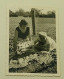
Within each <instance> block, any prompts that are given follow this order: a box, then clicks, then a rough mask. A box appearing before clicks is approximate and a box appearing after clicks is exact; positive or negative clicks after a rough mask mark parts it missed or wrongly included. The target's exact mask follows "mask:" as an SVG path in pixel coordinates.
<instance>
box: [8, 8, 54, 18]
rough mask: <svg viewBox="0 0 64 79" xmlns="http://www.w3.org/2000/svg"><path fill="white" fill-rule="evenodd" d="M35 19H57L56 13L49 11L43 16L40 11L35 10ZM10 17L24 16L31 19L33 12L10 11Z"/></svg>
mask: <svg viewBox="0 0 64 79" xmlns="http://www.w3.org/2000/svg"><path fill="white" fill-rule="evenodd" d="M34 11H35V17H45V18H55V11H48V12H47V14H43V13H42V12H41V11H40V10H39V9H36V8H34ZM9 16H10V17H17V16H24V17H31V11H26V12H25V11H24V10H23V9H19V10H18V11H16V12H13V11H11V10H9Z"/></svg>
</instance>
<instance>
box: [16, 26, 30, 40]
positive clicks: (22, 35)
mask: <svg viewBox="0 0 64 79" xmlns="http://www.w3.org/2000/svg"><path fill="white" fill-rule="evenodd" d="M16 30H17V31H18V37H19V38H22V39H26V37H27V36H28V35H29V27H27V28H26V31H25V33H22V31H21V30H20V29H19V27H17V28H16Z"/></svg>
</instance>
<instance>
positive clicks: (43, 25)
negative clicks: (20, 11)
mask: <svg viewBox="0 0 64 79" xmlns="http://www.w3.org/2000/svg"><path fill="white" fill-rule="evenodd" d="M21 19H25V20H26V21H27V22H28V26H29V27H30V28H31V29H32V19H31V18H29V17H10V18H9V57H10V58H11V57H12V56H13V49H12V48H13V38H14V32H15V28H16V27H18V25H19V22H20V21H21ZM55 22H56V21H55V18H38V17H37V18H35V24H36V32H40V31H44V32H46V33H47V35H48V36H50V37H51V38H53V39H54V40H55V41H56V23H55ZM16 70H17V69H12V70H11V71H10V72H17V71H16ZM20 71H21V69H20V70H18V72H20ZM39 72H40V73H41V72H42V73H57V62H55V61H53V62H52V63H51V64H50V67H48V68H44V69H43V70H41V71H39Z"/></svg>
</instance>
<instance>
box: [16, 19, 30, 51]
mask: <svg viewBox="0 0 64 79" xmlns="http://www.w3.org/2000/svg"><path fill="white" fill-rule="evenodd" d="M27 25H28V23H27V22H26V21H25V20H24V19H23V20H21V21H20V23H19V26H18V27H17V28H16V29H15V36H14V52H16V49H17V40H18V39H19V38H20V39H21V40H25V39H27V38H30V29H29V27H27Z"/></svg>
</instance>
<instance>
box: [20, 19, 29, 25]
mask: <svg viewBox="0 0 64 79" xmlns="http://www.w3.org/2000/svg"><path fill="white" fill-rule="evenodd" d="M27 24H28V23H27V22H26V20H24V19H22V20H21V21H20V23H19V25H20V26H22V25H27Z"/></svg>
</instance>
